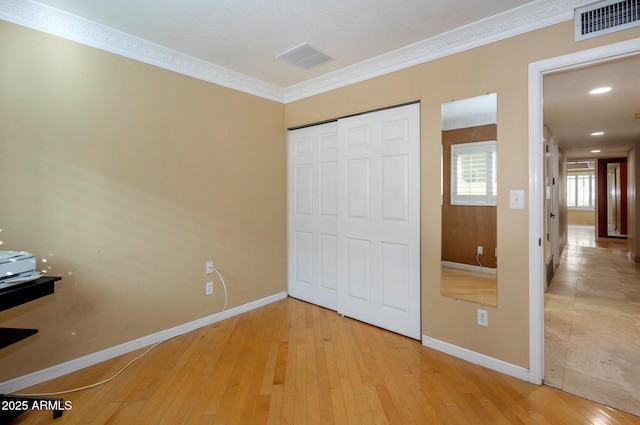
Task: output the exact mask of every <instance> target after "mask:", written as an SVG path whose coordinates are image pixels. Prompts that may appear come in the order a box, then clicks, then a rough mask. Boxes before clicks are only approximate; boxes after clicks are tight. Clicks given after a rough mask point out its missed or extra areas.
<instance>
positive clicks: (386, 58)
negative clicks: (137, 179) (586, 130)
mask: <svg viewBox="0 0 640 425" xmlns="http://www.w3.org/2000/svg"><path fill="white" fill-rule="evenodd" d="M592 1H593V0H538V1H534V2H530V3H527V4H525V5H523V6H520V7H517V8H515V9H512V10H509V11H507V12H504V13H501V14H498V15H495V16H492V17H490V18H487V19H483V20H481V21H478V22H475V23H472V24H470V25H466V26H464V27H461V28H458V29H455V30H452V31H449V32H447V33H444V34H440V35H437V36H435V37H432V38H429V39H426V40H422V41H420V42H417V43H415V44H412V45H410V46H406V47H403V48H401V49H398V50H395V51H392V52H389V53H386V54H383V55H380V56H378V57H375V58H372V59H369V60H366V61H363V62H360V63H357V64H354V65H352V66H349V67H345V68H343V69H340V70H337V71H334V72H331V73H328V74H325V75H323V76H320V77H317V78H312V79H310V80H307V81H303V82H301V83H299V84H294V85H291V86H289V87H278V86H276V85H274V84H270V83H267V82H264V81H261V80H258V79H256V78H252V77H249V76H247V75H244V74H241V73H238V72H235V71H232V70H229V69H226V68H223V67H221V66H218V65H215V64H212V63H209V62H205V61H203V60H201V59H197V58H194V57H192V56H189V55H185V54H183V53H180V52H177V51H175V50H172V49H169V48H166V47H164V46H160V45H158V44H155V43H152V42H149V41H147V40H144V39H141V38H139V37H135V36H133V35H130V34H127V33H124V32H122V31H118V30H115V29H113V28H110V27H107V26H105V25H101V24H98V23H96V22H93V21H89V20H87V19H84V18H81V17H79V16H76V15H72V14H70V13H67V12H63V11H61V10H58V9H55V8H53V7H50V6H47V5H44V4H41V3H37V2H35V1H32V0H0V19H3V20H6V21H9V22H13V23H15V24H18V25H23V26H25V27H28V28H32V29H35V30H38V31H43V32H45V33H49V34H53V35H56V36H59V37H63V38H66V39H69V40H73V41H76V42H78V43H82V44H85V45H88V46H92V47H95V48H98V49H102V50H106V51H108V52H111V53H115V54H118V55H121V56H125V57H128V58H130V59H134V60H137V61H140V62H144V63H148V64H151V65H154V66H158V67H160V68H164V69H168V70H170V71H174V72H177V73H180V74H184V75H188V76H190V77H193V78H198V79H200V80H203V81H207V82H211V83H214V84H218V85H221V86H224V87H228V88H231V89H234V90H239V91H241V92H245V93H249V94H253V95H255V96H260V97H263V98H266V99H270V100H274V101H276V102H281V103H289V102H293V101H296V100H300V99H304V98H306V97H311V96H314V95H316V94H320V93H325V92H327V91H330V90H334V89H336V88H340V87H344V86H347V85H350V84H354V83H357V82H360V81H364V80H368V79H370V78H373V77H377V76H380V75H384V74H388V73H390V72H394V71H398V70H401V69H405V68H408V67H411V66H414V65H418V64H422V63H425V62H429V61H432V60H434V59H438V58H441V57H444V56H448V55H451V54H454V53H458V52H462V51H464V50H468V49H472V48H474V47H478V46H482V45H485V44H489V43H493V42H496V41H499V40H503V39H506V38H509V37H513V36H515V35H519V34H523V33H526V32H529V31H533V30H536V29H539V28H544V27H547V26H549V25H553V24H557V23H560V22H563V21H568V20H571V19H573V17H574V8H575V7H577V6H582V5H585V4H588V3H591V2H592Z"/></svg>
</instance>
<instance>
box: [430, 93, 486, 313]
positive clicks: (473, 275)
mask: <svg viewBox="0 0 640 425" xmlns="http://www.w3.org/2000/svg"><path fill="white" fill-rule="evenodd" d="M497 115H498V114H497V94H496V93H489V94H486V95H482V96H477V97H473V98H469V99H463V100H454V101H451V102H447V103H444V104H442V158H441V163H442V167H441V204H442V241H441V242H442V258H441V260H442V261H441V287H440V293H441V294H442V295H443V296H447V297H452V298H455V299H458V300H466V301H470V302H474V303H479V304H482V305H491V306H497V305H498V283H497V254H498V250H497V231H496V230H497V214H496V213H497V211H496V208H497V136H498V134H497V130H498V125H497Z"/></svg>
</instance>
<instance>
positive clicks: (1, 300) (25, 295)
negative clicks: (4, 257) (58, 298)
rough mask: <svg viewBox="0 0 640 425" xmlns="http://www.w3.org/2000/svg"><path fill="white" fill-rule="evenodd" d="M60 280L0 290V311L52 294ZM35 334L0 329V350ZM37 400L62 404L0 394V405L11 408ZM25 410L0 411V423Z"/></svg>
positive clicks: (44, 279) (55, 414) (57, 412)
mask: <svg viewBox="0 0 640 425" xmlns="http://www.w3.org/2000/svg"><path fill="white" fill-rule="evenodd" d="M60 279H62V278H61V277H58V276H43V277H39V278H38V279H36V280H32V281H29V282H25V283H18V284H15V285H11V286H9V287H7V288H2V289H0V311H4V310H8V309H10V308H13V307H16V306H18V305H20V304H24V303H28V302H29V301H33V300H37V299H38V298H42V297H44V296H46V295H50V294H53V291H54V286H53V285H54V283H55V282H56V281H58V280H60ZM35 333H38V330H37V329H16V328H0V349H2V348H4V347H7V346H9V345H11V344H14V343H16V342H18V341H20V340H23V339H25V338H26V337H28V336H30V335H33V334H35ZM39 400H45V401H53V402H58V405H61V404H62V399H61V398H53V399H51V398H42V397H26V396H19V395H8V394H0V403H3V405H4V402H6V403H8V404H11V405H12V406H32V405H33V403H34V402H37V401H39ZM8 404H7V405H8ZM26 410H27V409H26V408H25V409H19V408H17V409H16V410H13V409H12V410H8V411H7V410H2V411H0V423H8V422H10V421H11V420H12V419H14V418H16V417H17V416H19V415H20V414H21V413H23V412H24V411H26ZM62 412H63V411H62V410H54V411H53V417H54V418H57V417H59V416H61V415H62Z"/></svg>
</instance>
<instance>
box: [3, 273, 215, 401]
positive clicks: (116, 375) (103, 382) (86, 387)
mask: <svg viewBox="0 0 640 425" xmlns="http://www.w3.org/2000/svg"><path fill="white" fill-rule="evenodd" d="M213 271H214V272H216V273H217V274H218V276H219V277H220V281H221V282H222V287H223V288H224V306H223V307H222V310H220V313H222V312H223V311H225V310H226V309H227V297H228V296H227V284H226V283H225V282H224V279H223V278H222V275H221V274H220V272H219V271H218V270H217V269H216V268H215V267H214V269H213ZM178 336H180V335H176V336H173V337H171V338H167V339H165V340H162V341H159V342H156V343H155V344H153V345H152V346H151V347H149V348H148V349H147V351H145V352H144V353H142V354H140V355H139V356H138V357H136V358H135V359H133V360H131V361H130V362H129V363H127V364H126V365H124V367H123V368H122V369H120V370H119V371H118V372H116V373H115V375H113V376H112V377H110V378H107V379H105V380H103V381H100V382H96V383H94V384H90V385H85V386H84V387H79V388H74V389H71V390H66V391H57V392H53V393H41V394H13V395H16V396H26V397H49V396H54V395H62V394H69V393H75V392H78V391H83V390H88V389H89V388H93V387H97V386H99V385H102V384H106V383H107V382H110V381H112V380H114V379H115V378H117V377H118V375H120V374H121V373H122V372H124V371H125V369H126V368H128V367H129V366H131V365H132V364H134V363H135V362H137V361H138V360H140V359H141V358H143V357H144V356H146V355H147V353H149V351H151V350H153V349H154V348H156V347H157V346H158V345H160V344H162V343H163V342H166V341H169V340H170V339H173V338H176V337H178Z"/></svg>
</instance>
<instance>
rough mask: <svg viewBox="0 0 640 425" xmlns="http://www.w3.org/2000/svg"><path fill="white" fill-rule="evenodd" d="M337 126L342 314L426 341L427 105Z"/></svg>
mask: <svg viewBox="0 0 640 425" xmlns="http://www.w3.org/2000/svg"><path fill="white" fill-rule="evenodd" d="M338 127H339V155H338V175H339V178H338V187H339V190H338V195H339V198H338V281H339V282H340V283H339V285H338V312H339V313H341V314H343V315H345V316H349V317H353V318H355V319H358V320H361V321H364V322H367V323H371V324H373V325H376V326H379V327H382V328H385V329H389V330H391V331H394V332H397V333H400V334H403V335H407V336H410V337H412V338H417V339H420V105H419V104H413V105H408V106H403V107H398V108H393V109H386V110H383V111H378V112H372V113H369V114H363V115H358V116H354V117H349V118H345V119H342V120H340V121H339V122H338Z"/></svg>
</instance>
